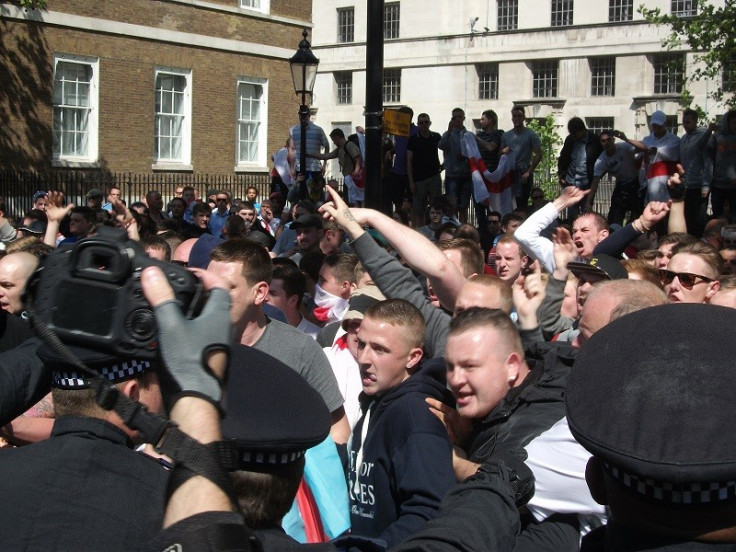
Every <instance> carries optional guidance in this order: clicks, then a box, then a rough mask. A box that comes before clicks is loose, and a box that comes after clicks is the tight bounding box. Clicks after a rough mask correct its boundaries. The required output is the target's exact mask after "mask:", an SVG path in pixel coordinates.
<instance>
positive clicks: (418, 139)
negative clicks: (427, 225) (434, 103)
mask: <svg viewBox="0 0 736 552" xmlns="http://www.w3.org/2000/svg"><path fill="white" fill-rule="evenodd" d="M431 125H432V121H431V120H430V118H429V115H427V114H426V113H420V114H419V116H418V117H417V126H418V127H419V132H417V133H416V134H415V135H414V136H410V137H409V143H408V145H407V148H406V171H407V175H408V177H409V189H410V190H411V194H412V210H411V216H412V222H413V223H414V228H419V227H421V226H424V211H425V209H426V208H427V204H429V205H430V206H431V205H432V203H433V202H434V201H435V199H437V198H438V197H439V196H440V195H441V194H442V177H441V176H440V171H441V167H440V158H439V154H438V149H437V148H438V145H439V143H440V139H441V136H440V135H439V133H437V132H432V131H431V130H429V127H430V126H431ZM430 210H431V207H430Z"/></svg>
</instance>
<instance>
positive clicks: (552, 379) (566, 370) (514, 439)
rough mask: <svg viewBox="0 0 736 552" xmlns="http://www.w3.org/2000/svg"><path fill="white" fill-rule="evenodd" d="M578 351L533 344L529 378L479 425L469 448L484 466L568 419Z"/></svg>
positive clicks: (473, 458) (473, 432)
mask: <svg viewBox="0 0 736 552" xmlns="http://www.w3.org/2000/svg"><path fill="white" fill-rule="evenodd" d="M575 355H576V351H575V349H573V348H572V347H569V346H567V345H563V344H558V343H533V344H531V345H530V348H529V349H528V350H527V358H526V360H527V363H528V364H529V367H530V369H531V372H530V373H529V375H527V377H526V379H525V380H524V382H523V383H522V385H520V386H519V387H514V388H513V389H511V390H510V391H509V392H508V393H507V394H506V397H505V398H504V400H503V402H502V403H501V404H499V405H498V406H497V407H496V408H494V409H493V410H492V411H491V413H490V414H488V416H486V417H485V418H484V419H483V420H482V421H481V422H476V423H475V424H474V426H473V430H472V432H471V435H470V437H469V439H468V441H467V445H466V447H465V450H466V452H467V453H468V459H469V460H471V461H473V462H478V463H482V462H483V461H484V460H486V459H488V458H490V457H491V456H492V455H494V454H498V453H502V452H506V451H511V450H516V449H520V448H523V447H525V446H526V445H527V444H529V442H530V441H531V440H532V439H534V438H535V437H537V436H538V435H540V434H541V433H543V432H545V431H547V430H548V429H549V428H550V427H552V426H553V425H554V424H555V423H556V422H557V421H558V420H560V419H561V418H562V417H563V416H564V415H565V386H566V385H567V378H568V376H569V375H570V368H571V367H572V363H573V361H574V360H575Z"/></svg>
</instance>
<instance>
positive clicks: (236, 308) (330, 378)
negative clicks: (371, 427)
mask: <svg viewBox="0 0 736 552" xmlns="http://www.w3.org/2000/svg"><path fill="white" fill-rule="evenodd" d="M210 258H211V262H210V264H209V267H208V270H209V271H211V272H214V273H215V274H217V275H218V276H220V277H222V278H224V279H225V281H226V282H227V284H228V286H229V290H230V296H231V298H232V307H231V310H230V313H231V318H232V321H233V323H234V324H235V331H236V341H237V342H239V343H242V344H243V345H248V346H251V347H255V348H256V349H259V350H261V351H263V352H265V353H268V354H270V355H272V356H274V357H275V358H277V359H278V360H281V361H282V362H284V363H285V364H287V365H289V366H291V367H292V368H293V369H294V370H296V372H297V373H299V374H301V375H302V376H303V377H304V378H305V379H306V380H307V381H308V382H309V383H310V385H311V386H312V387H313V388H314V389H316V390H317V391H318V392H319V393H320V394H321V395H322V398H323V399H324V401H325V403H326V404H327V407H328V408H329V409H330V412H332V430H331V432H330V434H331V436H332V438H333V440H334V441H335V442H336V443H338V444H344V443H346V442H347V439H348V436H349V434H350V428H349V426H348V423H347V420H346V418H345V411H344V409H343V407H342V403H343V399H342V396H341V395H340V390H339V389H338V387H337V382H336V381H335V376H334V374H333V373H332V369H331V368H330V365H329V363H328V362H327V359H326V358H325V355H324V353H323V352H322V349H321V348H320V346H319V345H317V343H316V342H315V341H314V340H313V339H312V338H310V337H309V336H307V335H304V334H303V333H301V332H300V331H298V330H297V329H296V328H292V327H291V326H289V325H288V324H284V323H281V322H278V321H276V320H271V319H270V318H268V317H266V315H265V314H264V313H263V303H264V302H265V301H266V299H267V297H268V290H269V284H270V282H271V278H272V275H273V268H272V264H271V258H270V257H269V256H268V253H267V252H266V250H265V249H264V248H263V247H261V246H260V245H258V244H256V243H254V242H251V241H249V240H247V239H246V240H230V241H227V242H225V243H222V244H220V245H218V246H217V247H215V248H214V249H213V250H212V253H211V254H210Z"/></svg>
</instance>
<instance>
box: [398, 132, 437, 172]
mask: <svg viewBox="0 0 736 552" xmlns="http://www.w3.org/2000/svg"><path fill="white" fill-rule="evenodd" d="M440 138H442V137H441V136H440V135H439V134H437V133H436V132H430V133H429V136H428V137H427V138H425V137H424V136H422V133H421V132H418V133H417V134H415V135H414V136H411V137H410V138H409V144H408V146H407V148H406V149H407V151H410V152H412V154H413V155H414V159H413V162H412V168H413V170H412V173H413V174H412V176H413V177H414V180H425V179H427V178H429V177H430V176H434V175H436V174H439V172H440V157H439V150H438V149H437V145H438V144H439V143H440Z"/></svg>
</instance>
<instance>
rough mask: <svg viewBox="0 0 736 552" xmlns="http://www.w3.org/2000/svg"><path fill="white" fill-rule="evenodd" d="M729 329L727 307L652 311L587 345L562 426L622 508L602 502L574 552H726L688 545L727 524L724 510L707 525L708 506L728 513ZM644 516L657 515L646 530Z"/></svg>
mask: <svg viewBox="0 0 736 552" xmlns="http://www.w3.org/2000/svg"><path fill="white" fill-rule="evenodd" d="M734 327H736V310H734V309H729V308H725V307H717V306H714V305H703V304H699V305H695V304H681V305H662V306H658V307H652V308H648V309H644V310H642V311H638V312H635V313H633V314H630V315H627V316H624V317H622V318H620V319H618V320H616V321H614V322H612V323H611V324H609V325H608V326H606V327H605V328H603V329H602V330H601V331H599V332H598V333H596V334H595V335H594V336H593V337H592V338H591V339H590V340H589V341H588V342H586V344H585V346H584V347H583V348H582V350H581V352H580V354H579V355H578V358H577V360H576V362H575V366H574V368H573V371H572V374H571V376H570V380H569V383H568V386H567V390H566V401H567V418H568V422H569V426H570V431H571V432H572V434H573V435H574V436H575V438H576V439H577V440H578V441H579V442H580V444H581V445H583V446H584V447H585V448H586V449H588V450H589V451H590V452H591V453H592V454H593V456H594V460H595V461H596V463H597V466H599V467H595V466H591V465H590V464H589V471H590V470H591V468H593V469H595V470H596V472H595V473H600V475H601V477H604V478H605V482H606V489H607V492H608V494H609V496H610V495H611V493H615V495H616V496H617V497H620V498H619V500H621V499H622V498H626V500H627V501H628V503H630V504H631V506H629V507H627V509H626V511H625V512H623V511H621V512H617V511H616V507H615V505H616V504H617V502H618V500H616V501H612V505H613V508H612V511H611V517H610V520H611V521H610V522H609V524H608V525H607V526H606V527H604V528H601V529H599V530H596V531H593V532H592V533H591V534H590V535H588V536H587V537H586V538H585V539H584V541H583V548H582V549H583V550H584V551H586V552H591V551H599V550H605V551H606V552H629V551H634V550H636V551H640V550H661V551H672V552H675V551H677V552H679V551H687V552H689V551H701V550H703V551H711V550H712V551H720V550H736V544H734V543H725V542H714V543H707V542H701V541H698V540H697V537H699V536H701V535H703V534H705V533H710V532H713V531H715V530H720V529H729V528H731V527H734V526H736V515H734V514H727V515H729V520H728V521H726V522H722V521H718V519H721V518H720V517H719V518H713V517H712V515H711V517H710V518H708V516H709V514H710V513H711V512H713V510H714V509H716V508H717V509H718V510H720V511H723V510H724V509H725V510H726V512H730V511H731V509H732V511H733V512H736V440H734V439H733V435H732V431H730V425H731V424H732V422H733V420H734V418H736V401H735V400H734V396H735V393H734V391H736V371H734V370H733V369H732V368H733V364H732V359H733V358H734V353H736V347H735V345H734V340H733V328H734ZM589 475H590V474H589ZM593 475H595V474H593ZM591 480H592V481H595V478H593V479H591V477H589V478H588V481H589V482H590V481H591ZM650 512H656V514H657V515H658V516H659V517H660V519H659V520H655V521H653V522H651V523H647V522H648V519H649V518H648V517H647V516H648V514H650ZM617 513H618V515H617ZM695 514H697V515H698V517H697V518H696V517H694V516H695ZM670 516H671V517H670ZM691 519H693V520H697V521H693V522H692V524H690V520H691ZM668 520H672V521H668ZM675 520H686V521H687V523H686V525H688V524H690V525H691V526H690V527H681V526H680V525H679V524H682V522H681V521H675ZM668 523H671V526H668ZM652 527H657V529H656V530H655V529H652ZM685 531H687V533H684V532H685ZM683 534H687V535H690V537H691V538H683V537H682V536H681V535H683Z"/></svg>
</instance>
